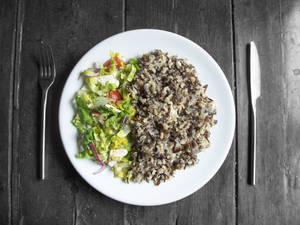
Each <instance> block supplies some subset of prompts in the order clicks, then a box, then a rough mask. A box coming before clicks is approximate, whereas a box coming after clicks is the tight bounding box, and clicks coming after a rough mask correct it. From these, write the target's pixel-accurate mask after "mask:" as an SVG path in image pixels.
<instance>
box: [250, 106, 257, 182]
mask: <svg viewBox="0 0 300 225" xmlns="http://www.w3.org/2000/svg"><path fill="white" fill-rule="evenodd" d="M251 108H252V110H251V118H250V120H251V121H250V123H251V131H250V133H251V135H250V142H251V145H250V147H251V149H250V177H249V178H250V179H249V182H250V185H253V186H254V185H255V174H256V103H252V107H251Z"/></svg>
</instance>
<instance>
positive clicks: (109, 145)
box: [72, 52, 139, 181]
mask: <svg viewBox="0 0 300 225" xmlns="http://www.w3.org/2000/svg"><path fill="white" fill-rule="evenodd" d="M110 55H111V58H110V59H109V60H108V61H106V62H105V63H104V64H103V65H95V66H93V67H91V68H88V69H86V70H85V71H83V72H82V73H81V74H80V78H81V79H84V85H83V87H82V88H81V89H80V90H79V91H78V92H77V93H76V96H75V104H76V114H75V116H74V119H73V121H72V122H73V124H74V125H75V126H76V127H77V129H78V131H79V138H78V143H79V149H80V151H79V153H78V154H77V157H79V158H89V159H92V160H94V161H97V162H98V163H99V164H100V165H101V167H100V169H99V171H97V172H96V173H99V172H101V171H102V170H104V169H105V167H107V166H108V167H110V168H111V169H112V170H113V172H114V175H115V177H120V178H122V179H123V180H125V181H128V180H130V179H131V174H130V173H129V172H128V169H129V168H130V165H131V163H132V158H131V154H130V151H131V148H132V145H133V143H134V137H133V135H132V132H131V128H130V125H129V122H130V120H132V119H133V117H134V115H135V112H136V111H135V108H134V107H133V105H132V102H131V101H132V99H131V96H130V94H129V92H128V91H127V89H126V86H127V84H128V82H131V81H132V79H133V78H134V76H135V74H136V73H137V72H138V71H139V66H138V60H137V59H136V58H133V59H130V60H129V61H128V62H126V63H125V61H123V60H122V57H120V55H119V53H114V52H111V53H110Z"/></svg>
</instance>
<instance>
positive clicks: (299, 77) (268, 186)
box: [234, 0, 300, 225]
mask: <svg viewBox="0 0 300 225" xmlns="http://www.w3.org/2000/svg"><path fill="white" fill-rule="evenodd" d="M234 21H235V40H236V45H235V49H236V74H237V111H238V121H237V140H238V147H237V149H238V193H237V196H238V205H237V207H238V215H237V216H238V217H237V222H238V224H249V225H250V224H274V225H277V224H278V225H281V224H286V225H292V224H294V225H297V224H300V180H299V176H300V152H299V148H300V142H299V137H300V136H299V134H300V132H299V131H300V123H299V118H300V108H299V106H300V104H299V103H300V101H299V100H300V98H299V96H300V89H299V87H300V83H299V82H300V70H299V68H300V61H299V56H300V2H299V1H294V0H282V1H269V0H260V1H244V0H236V1H234ZM250 40H254V41H256V43H257V47H258V52H259V55H260V61H261V74H262V97H261V99H260V102H259V104H258V115H257V116H258V148H257V185H256V187H250V186H248V185H247V180H246V178H247V166H246V165H247V160H248V152H247V150H248V149H247V148H248V144H249V139H248V137H249V136H248V115H249V113H248V110H249V108H248V105H249V99H248V96H247V90H248V87H247V74H246V71H245V68H246V67H245V65H246V58H245V56H246V55H245V45H246V43H248V42H249V41H250Z"/></svg>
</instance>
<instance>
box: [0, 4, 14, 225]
mask: <svg viewBox="0 0 300 225" xmlns="http://www.w3.org/2000/svg"><path fill="white" fill-rule="evenodd" d="M16 15H17V7H16V1H1V2H0V31H1V35H0V52H1V58H0V74H1V76H0V102H1V110H0V118H1V123H0V124H1V126H0V158H1V163H0V171H1V173H0V202H1V204H0V212H1V213H0V224H9V223H10V222H11V169H12V166H11V162H12V154H11V151H12V148H13V146H12V144H13V142H12V141H13V137H12V135H11V134H12V129H13V128H12V127H13V117H12V113H13V82H14V79H13V78H14V60H15V39H14V37H15V32H14V29H15V28H16V23H15V19H16Z"/></svg>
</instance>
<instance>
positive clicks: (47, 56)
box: [39, 41, 56, 180]
mask: <svg viewBox="0 0 300 225" xmlns="http://www.w3.org/2000/svg"><path fill="white" fill-rule="evenodd" d="M39 70H40V74H39V84H40V87H41V89H42V117H41V119H42V121H41V122H42V133H41V137H40V138H41V140H40V144H41V152H40V179H42V180H44V179H45V130H46V107H47V96H48V91H49V88H50V87H51V85H52V84H53V82H54V79H55V76H56V70H55V62H54V57H53V52H52V48H51V46H50V45H48V44H46V43H45V42H44V41H41V46H40V60H39Z"/></svg>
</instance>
